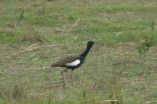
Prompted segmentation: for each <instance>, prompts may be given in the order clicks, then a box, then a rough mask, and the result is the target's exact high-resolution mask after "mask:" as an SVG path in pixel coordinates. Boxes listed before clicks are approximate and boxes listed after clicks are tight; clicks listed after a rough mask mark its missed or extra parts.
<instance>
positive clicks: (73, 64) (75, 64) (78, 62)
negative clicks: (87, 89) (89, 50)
mask: <svg viewBox="0 0 157 104" xmlns="http://www.w3.org/2000/svg"><path fill="white" fill-rule="evenodd" d="M80 62H81V61H80V60H79V59H77V60H75V61H73V62H71V63H67V64H66V65H67V66H77V65H78V64H80Z"/></svg>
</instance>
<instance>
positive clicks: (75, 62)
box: [51, 41, 95, 86]
mask: <svg viewBox="0 0 157 104" xmlns="http://www.w3.org/2000/svg"><path fill="white" fill-rule="evenodd" d="M94 43H95V42H94V41H88V42H87V47H86V49H85V50H84V51H83V52H82V53H81V54H79V55H73V56H68V57H65V58H64V59H62V60H59V61H57V62H55V63H54V64H52V65H51V67H62V68H65V70H63V71H61V75H62V80H63V86H65V80H64V74H63V73H64V72H66V71H67V69H71V82H72V86H73V80H72V74H73V71H74V70H75V69H77V68H79V67H80V66H81V65H82V64H83V63H84V61H85V59H86V56H87V55H88V53H89V51H90V50H91V48H92V46H93V45H94Z"/></svg>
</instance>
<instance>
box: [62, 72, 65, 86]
mask: <svg viewBox="0 0 157 104" xmlns="http://www.w3.org/2000/svg"><path fill="white" fill-rule="evenodd" d="M63 73H64V71H61V75H62V80H63V87H65V80H64V74H63Z"/></svg>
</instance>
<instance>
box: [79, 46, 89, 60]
mask: <svg viewBox="0 0 157 104" xmlns="http://www.w3.org/2000/svg"><path fill="white" fill-rule="evenodd" d="M91 48H92V46H90V47H87V48H86V50H85V51H84V52H83V53H82V54H81V56H84V57H86V56H87V54H88V52H89V51H90V49H91Z"/></svg>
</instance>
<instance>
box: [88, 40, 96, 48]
mask: <svg viewBox="0 0 157 104" xmlns="http://www.w3.org/2000/svg"><path fill="white" fill-rule="evenodd" d="M94 43H95V42H94V41H89V42H88V43H87V47H91V46H92V45H93V44H94Z"/></svg>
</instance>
